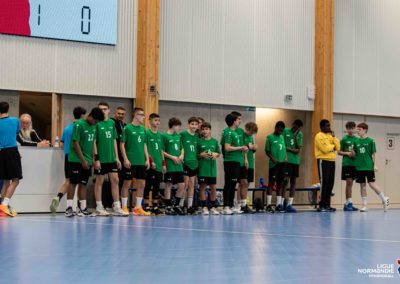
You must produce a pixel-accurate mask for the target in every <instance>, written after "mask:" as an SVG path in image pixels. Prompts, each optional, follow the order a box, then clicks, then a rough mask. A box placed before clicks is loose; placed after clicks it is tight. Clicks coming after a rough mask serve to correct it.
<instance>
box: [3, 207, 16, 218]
mask: <svg viewBox="0 0 400 284" xmlns="http://www.w3.org/2000/svg"><path fill="white" fill-rule="evenodd" d="M0 211H1V212H3V213H5V214H7V215H8V216H10V217H15V216H17V215H18V214H17V212H15V211H14V210H12V208H11V206H10V205H4V204H1V205H0Z"/></svg>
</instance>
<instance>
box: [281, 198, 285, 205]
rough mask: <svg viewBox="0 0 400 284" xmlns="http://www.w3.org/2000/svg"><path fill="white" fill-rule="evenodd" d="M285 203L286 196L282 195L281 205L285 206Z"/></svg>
mask: <svg viewBox="0 0 400 284" xmlns="http://www.w3.org/2000/svg"><path fill="white" fill-rule="evenodd" d="M284 204H285V198H283V197H282V200H281V205H282V206H283V205H284Z"/></svg>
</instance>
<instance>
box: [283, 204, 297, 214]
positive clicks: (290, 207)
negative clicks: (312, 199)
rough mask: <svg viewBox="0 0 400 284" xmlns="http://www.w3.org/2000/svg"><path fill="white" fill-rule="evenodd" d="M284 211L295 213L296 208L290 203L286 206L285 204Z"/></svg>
mask: <svg viewBox="0 0 400 284" xmlns="http://www.w3.org/2000/svg"><path fill="white" fill-rule="evenodd" d="M285 212H286V213H296V212H297V210H296V208H294V207H293V205H292V204H290V205H287V206H286V210H285Z"/></svg>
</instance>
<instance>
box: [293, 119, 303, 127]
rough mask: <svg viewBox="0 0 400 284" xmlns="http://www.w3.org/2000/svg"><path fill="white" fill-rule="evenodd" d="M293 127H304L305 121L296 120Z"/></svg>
mask: <svg viewBox="0 0 400 284" xmlns="http://www.w3.org/2000/svg"><path fill="white" fill-rule="evenodd" d="M293 125H295V126H297V127H298V128H300V127H303V121H302V120H301V119H296V120H295V121H293Z"/></svg>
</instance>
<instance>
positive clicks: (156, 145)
mask: <svg viewBox="0 0 400 284" xmlns="http://www.w3.org/2000/svg"><path fill="white" fill-rule="evenodd" d="M154 147H155V148H156V150H158V143H157V142H156V143H154Z"/></svg>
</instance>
